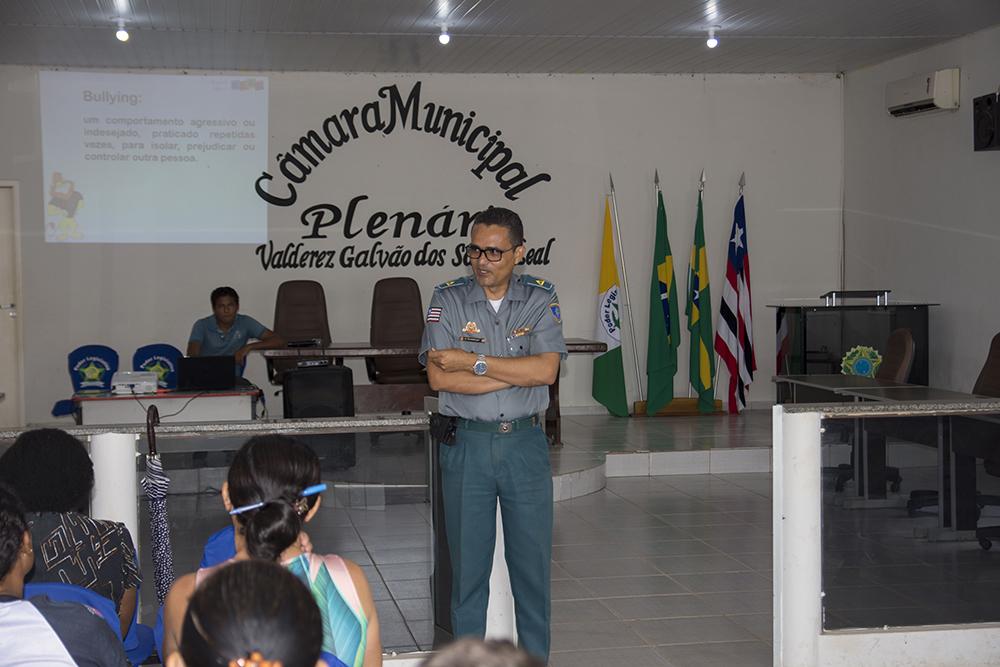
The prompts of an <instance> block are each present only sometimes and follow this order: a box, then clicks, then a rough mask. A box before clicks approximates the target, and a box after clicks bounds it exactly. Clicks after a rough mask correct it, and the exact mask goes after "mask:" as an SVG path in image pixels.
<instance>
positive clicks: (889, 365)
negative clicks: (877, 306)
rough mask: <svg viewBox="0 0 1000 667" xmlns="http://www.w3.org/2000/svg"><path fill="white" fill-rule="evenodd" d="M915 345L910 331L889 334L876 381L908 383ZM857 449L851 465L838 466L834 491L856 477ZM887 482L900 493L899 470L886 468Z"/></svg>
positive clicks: (852, 452)
mask: <svg viewBox="0 0 1000 667" xmlns="http://www.w3.org/2000/svg"><path fill="white" fill-rule="evenodd" d="M913 357H914V344H913V334H912V333H911V332H910V330H909V329H896V330H895V331H893V332H892V333H891V334H889V339H888V341H887V342H886V350H885V356H883V357H882V363H881V364H880V365H879V367H878V371H876V373H875V379H877V380H886V381H890V382H907V381H908V380H909V379H910V371H911V370H912V368H913ZM856 454H857V448H856V447H852V450H851V463H841V464H840V465H838V466H837V479H836V481H835V482H834V489H835V490H837V491H843V490H844V484H846V483H847V481H848V480H850V479H852V478H853V477H854V461H855V460H856V459H855V456H856ZM885 476H886V480H887V481H888V482H889V483H890V487H889V488H890V490H892V491H893V492H896V491H899V485H900V484H902V482H903V478H902V477H900V475H899V468H896V467H893V466H886V469H885Z"/></svg>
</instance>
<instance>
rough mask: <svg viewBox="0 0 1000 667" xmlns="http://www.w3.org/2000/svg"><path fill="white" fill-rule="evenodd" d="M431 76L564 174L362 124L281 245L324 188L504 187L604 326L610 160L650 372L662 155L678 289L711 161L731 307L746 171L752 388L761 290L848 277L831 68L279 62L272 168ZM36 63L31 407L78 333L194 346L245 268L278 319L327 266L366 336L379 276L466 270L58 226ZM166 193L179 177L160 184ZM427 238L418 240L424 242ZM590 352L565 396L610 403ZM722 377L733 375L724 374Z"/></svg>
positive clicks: (712, 231) (376, 204)
mask: <svg viewBox="0 0 1000 667" xmlns="http://www.w3.org/2000/svg"><path fill="white" fill-rule="evenodd" d="M418 80H419V81H422V82H423V83H422V87H423V88H422V97H423V98H424V99H423V100H422V101H428V100H429V101H434V102H437V103H440V104H444V105H447V106H451V107H453V108H454V109H456V110H462V111H464V110H468V109H475V110H476V111H477V114H478V117H477V120H478V121H481V122H483V123H485V124H486V125H488V126H489V127H491V128H494V129H501V130H502V131H503V139H504V140H505V141H507V143H508V145H510V146H511V148H512V149H513V151H514V153H515V159H517V160H520V161H522V162H523V163H524V164H525V165H526V167H527V168H528V170H529V172H530V173H537V172H539V171H544V172H547V173H549V174H551V175H552V181H551V182H550V183H542V184H539V185H537V186H535V187H533V188H530V189H528V190H526V191H525V192H524V193H523V194H522V195H521V197H520V198H519V199H518V200H517V201H515V202H509V201H507V200H506V199H504V198H503V196H502V192H501V190H500V189H499V188H498V187H497V185H496V183H495V182H494V181H493V179H483V180H477V179H476V178H475V177H474V176H473V175H472V174H470V173H469V169H470V167H471V166H473V164H472V163H470V161H469V159H468V157H470V156H468V154H467V153H465V152H464V151H462V150H461V149H459V148H457V147H456V146H454V145H452V144H450V143H448V142H447V141H445V140H442V139H440V138H437V137H432V136H429V135H427V134H424V133H418V132H400V131H398V130H397V131H396V132H394V133H393V134H391V135H389V136H374V135H373V136H362V137H361V138H360V139H357V140H352V141H351V142H350V143H349V144H346V145H345V146H344V147H343V148H341V149H338V152H336V153H334V154H333V155H331V156H330V157H329V158H327V160H326V161H325V162H323V163H322V164H321V165H320V166H319V167H318V168H317V169H316V170H315V171H314V173H313V174H312V175H311V176H310V178H309V181H308V182H307V183H306V184H305V186H304V187H303V188H302V189H301V197H300V199H299V202H298V203H297V204H296V205H295V206H292V207H290V208H287V209H278V208H275V207H271V210H270V211H269V229H270V232H269V233H270V238H271V239H272V240H274V242H275V244H276V246H283V245H284V244H285V243H287V242H292V241H298V240H301V236H302V235H303V234H304V233H305V231H304V230H305V228H304V227H302V225H301V224H300V222H299V216H300V215H301V212H302V210H303V209H305V208H306V207H307V206H310V205H312V204H316V203H321V202H328V203H334V204H337V205H338V206H341V207H346V205H347V202H348V200H349V199H350V197H352V196H354V195H355V194H361V193H364V194H368V195H369V196H370V197H371V200H370V201H369V202H367V203H366V204H367V205H369V206H370V208H369V209H368V214H369V215H370V213H371V212H372V211H375V210H383V211H388V212H394V211H400V210H402V211H411V210H415V211H420V212H423V213H424V215H425V216H429V215H431V214H433V213H435V212H437V211H440V210H441V209H442V207H443V206H445V205H449V206H451V207H452V208H453V209H456V210H478V209H479V208H482V207H484V206H485V205H487V204H499V205H509V206H511V207H512V208H514V209H515V210H517V211H518V212H519V213H520V214H521V216H522V218H523V219H524V221H525V225H526V235H527V237H528V240H529V245H534V244H538V243H544V242H545V241H546V240H548V239H549V238H550V237H555V238H556V241H555V242H554V244H553V247H552V251H551V264H550V265H548V266H542V267H531V268H530V269H529V271H530V272H531V273H535V274H538V275H542V276H545V277H547V278H549V279H551V280H553V281H554V282H555V283H556V286H557V288H558V291H559V296H560V301H561V304H562V312H563V318H564V324H565V327H564V329H565V333H566V335H567V336H576V337H591V336H592V335H593V329H594V311H595V303H594V295H595V292H596V287H597V263H598V257H599V252H600V249H599V247H598V244H599V237H600V231H601V224H602V215H603V196H604V194H605V193H606V192H607V187H608V186H607V178H608V172H609V171H611V172H612V173H613V174H614V177H615V184H616V187H617V190H618V197H619V209H620V212H621V218H622V225H623V231H622V235H623V237H624V244H625V256H626V259H627V261H628V270H629V278H630V279H631V291H632V295H633V298H634V300H635V301H636V313H635V326H636V331H637V338H638V341H639V348H640V362H641V363H642V364H643V366H642V368H643V373H644V372H645V371H644V368H645V367H644V364H645V331H646V323H647V309H648V305H647V298H648V297H647V295H648V289H649V287H648V285H649V283H648V281H649V270H650V260H651V257H650V254H651V246H652V238H653V230H652V222H653V218H654V211H655V208H654V202H653V195H652V177H653V170H654V169H657V168H658V169H659V172H660V178H661V183H662V186H663V190H664V195H665V198H666V205H667V215H668V222H669V231H670V241H671V244H672V247H673V251H674V255H675V264H676V266H677V267H678V273H677V280H678V283H679V285H680V286H681V287H682V288H683V285H684V283H685V276H686V273H685V271H686V267H687V257H688V253H689V251H690V244H691V239H692V234H693V226H694V212H695V205H696V198H697V179H698V176H699V174H700V172H701V169H702V168H705V169H706V170H707V177H708V187H707V190H706V197H705V210H706V220H705V223H706V237H707V244H708V252H709V259H710V263H711V280H712V286H713V298H714V302H715V303H714V304H713V313H714V314H715V316H716V317H717V308H718V301H719V298H720V296H721V291H722V290H721V283H722V279H723V275H724V263H725V248H726V242H727V237H728V234H729V229H730V225H731V223H732V206H733V204H734V203H735V198H736V187H737V180H738V179H739V175H740V172H741V171H746V174H747V182H748V185H747V190H746V206H747V215H748V219H749V227H750V232H749V241H750V248H751V261H752V270H753V273H752V276H753V289H754V305H755V308H754V324H755V326H754V336H755V339H756V341H757V353H758V360H759V365H760V374H759V375H758V380H757V382H756V384H755V385H754V388H753V390H752V393H751V398H752V399H754V400H756V401H762V400H768V399H770V397H771V396H772V394H773V389H772V386H771V383H770V376H771V374H772V373H773V361H772V360H773V359H774V319H773V317H774V315H773V311H771V310H769V309H767V308H765V305H766V304H768V303H771V302H774V301H775V300H778V299H780V298H784V297H800V296H814V295H817V294H819V293H821V292H822V291H825V290H827V289H830V288H831V287H834V286H836V284H837V280H838V275H839V266H838V262H839V257H838V252H836V251H835V250H834V249H835V248H836V247H837V244H838V239H839V233H840V232H839V220H840V209H839V204H840V188H841V180H840V179H841V174H842V153H841V149H842V146H843V142H842V135H841V130H842V115H841V114H842V108H841V105H842V98H841V85H840V81H839V80H838V79H837V78H836V77H835V76H833V75H802V76H790V75H712V76H700V75H699V76H606V75H602V76H583V75H576V76H569V75H567V76H542V75H530V76H515V75H425V76H415V75H388V74H386V75H382V74H380V75H360V74H359V75H347V74H315V73H309V74H285V73H275V74H271V75H270V115H271V119H270V151H269V154H270V155H271V156H272V164H271V168H272V170H273V169H274V167H275V164H274V161H273V156H274V155H276V154H277V153H280V152H284V151H286V150H287V149H288V147H289V145H290V144H291V143H292V142H294V141H296V140H297V138H298V137H299V136H301V135H302V134H304V133H305V132H306V131H308V130H309V129H314V128H319V127H320V125H321V123H322V120H323V119H324V118H325V117H326V116H327V115H329V114H331V113H334V112H336V111H339V110H340V109H343V108H345V107H350V106H353V105H356V104H363V103H364V102H366V101H369V100H373V99H377V90H378V89H379V88H380V87H382V86H384V85H391V84H393V83H396V84H398V85H399V87H400V89H401V90H403V91H408V90H409V88H410V86H412V84H413V82H415V81H418ZM37 81H38V78H37V70H36V69H34V68H21V67H0V91H2V93H0V119H2V120H0V180H2V179H12V180H17V181H20V182H21V183H22V186H23V189H22V211H23V213H22V220H21V243H22V252H23V267H24V270H23V272H24V276H23V277H24V280H23V285H24V292H23V301H24V306H23V309H22V310H21V314H22V316H23V318H24V334H25V336H24V337H25V345H24V355H25V377H26V385H27V386H26V405H27V414H28V419H29V420H31V421H38V420H44V419H46V418H47V413H48V410H49V408H50V407H51V405H52V403H53V401H55V400H56V399H58V398H63V397H65V396H66V395H67V393H68V387H69V384H68V382H67V378H66V370H65V354H66V352H67V351H68V350H69V349H71V348H73V347H74V346H76V345H79V344H83V343H87V342H105V343H109V344H111V345H112V346H114V347H116V348H117V349H118V350H119V353H120V354H121V355H122V356H123V358H126V359H127V358H130V357H131V353H132V351H133V350H134V349H135V347H137V346H138V345H140V344H144V343H146V342H152V341H156V340H163V341H167V342H172V343H174V344H175V345H177V346H179V347H183V346H184V344H185V342H186V338H187V334H188V331H189V328H190V325H191V322H192V321H193V320H194V319H195V318H196V317H198V316H203V315H206V314H208V312H209V308H208V293H209V291H210V290H211V289H212V288H213V287H215V286H217V285H221V284H230V285H233V286H234V287H235V288H236V289H237V290H238V291H239V292H240V294H241V297H242V300H241V308H242V310H243V312H246V313H249V314H253V315H255V316H257V317H258V318H259V319H261V320H262V321H264V323H265V324H270V321H271V318H272V313H273V303H274V294H275V291H276V288H277V285H278V284H279V283H280V282H281V281H283V280H288V279H293V278H315V279H317V280H320V281H321V282H322V283H323V284H324V286H325V288H326V293H327V299H328V301H329V308H330V313H331V328H332V333H333V336H334V338H335V339H338V340H345V341H346V340H366V339H367V337H368V317H369V307H370V303H371V288H372V284H373V283H374V281H375V280H376V279H377V278H379V277H382V276H383V275H412V276H413V277H414V278H416V279H417V281H418V282H419V283H420V284H421V287H422V289H423V293H424V302H425V304H426V303H427V301H428V300H429V297H430V293H431V290H432V287H433V285H434V284H436V283H437V282H440V281H442V280H444V279H447V278H449V277H452V276H454V275H455V274H456V272H461V270H460V269H456V268H453V267H451V266H450V265H448V266H445V267H419V268H413V267H410V268H405V269H395V270H388V271H384V272H383V271H381V270H378V269H363V270H358V269H352V270H345V269H341V268H337V269H319V270H281V271H275V270H271V271H267V272H265V271H263V270H262V269H261V266H260V262H259V260H258V258H257V257H256V256H255V255H254V253H253V247H252V246H239V245H232V246H225V245H223V246H216V245H213V246H196V245H177V246H167V245H159V246H152V245H149V246H142V245H132V246H124V245H69V244H46V243H45V242H44V237H43V224H42V220H43V218H42V215H43V211H42V204H43V194H44V193H43V190H44V184H43V182H42V165H41V155H40V152H41V151H40V147H41V142H40V129H39V120H38V118H39V109H38V106H39V102H38V92H37V88H38V83H37ZM272 173H273V172H272ZM251 186H252V184H248V188H247V191H246V192H239V193H220V196H232V197H247V196H254V195H253V194H252V190H251ZM163 196H164V197H176V196H183V193H178V192H172V191H170V189H169V185H168V184H164V191H163ZM155 205H156V202H155V201H152V202H150V206H155ZM139 214H141V212H140V213H139ZM365 218H367V215H366V216H365ZM360 240H362V239H361V237H359V238H358V239H356V241H360ZM422 241H423V239H417V240H416V241H410V240H404V241H403V243H404V244H405V245H407V246H408V247H411V248H418V247H420V242H422ZM458 241H459V239H457V238H451V239H441V240H438V242H437V243H436V245H437V246H438V247H446V248H449V253H450V252H451V251H452V250H451V249H453V248H454V246H455V244H456V243H457V242H458ZM311 243H313V244H316V245H313V246H311V247H315V248H317V249H329V248H339V247H340V246H341V245H343V243H344V240H343V237H342V236H336V235H335V236H331V238H330V239H329V240H327V241H324V242H317V241H313V242H311ZM361 245H370V241H369V242H367V243H363V244H361ZM681 292H683V289H682V290H681ZM682 298H683V297H682ZM681 310H682V311H683V304H682V305H681ZM682 330H683V327H682ZM684 338H685V343H684V345H683V346H682V348H681V351H680V354H679V356H680V370H679V372H678V375H677V378H676V382H675V386H676V390H677V392H678V393H679V395H684V394H685V393H686V378H687V363H686V359H687V348H686V338H687V336H686V331H684ZM625 352H626V356H625V358H626V360H627V362H626V374H627V377H628V378H629V398H630V400H633V399H635V398H636V385H635V378H634V372H633V370H632V363H631V347H630V346H628V345H626V350H625ZM263 368H264V364H263V361H262V360H261V359H259V358H257V359H252V360H251V362H250V367H249V369H248V376H249V377H250V378H251V379H252V380H254V381H257V382H258V384H263V383H264V382H265V380H264V374H263ZM590 369H591V363H590V358H589V357H584V356H578V357H574V358H571V359H570V361H569V362H568V363H567V364H566V365H565V367H564V370H563V376H562V382H563V385H562V391H561V399H562V401H563V405H565V406H570V407H578V408H586V407H587V406H594V405H595V403H594V402H593V400H592V399H591V397H590V383H591V371H590ZM364 377H365V376H364V371H363V369H362V367H361V366H360V365H358V366H356V367H355V381H356V382H362V381H364ZM720 379H721V385H722V386H725V374H723V377H722V378H720ZM643 382H645V377H643ZM722 395H724V391H720V396H722Z"/></svg>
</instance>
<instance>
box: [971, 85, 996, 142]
mask: <svg viewBox="0 0 1000 667" xmlns="http://www.w3.org/2000/svg"><path fill="white" fill-rule="evenodd" d="M972 137H973V138H972V145H973V148H974V149H975V150H977V151H998V150H1000V106H998V104H997V94H996V93H990V94H989V95H983V96H982V97H977V98H975V99H973V100H972Z"/></svg>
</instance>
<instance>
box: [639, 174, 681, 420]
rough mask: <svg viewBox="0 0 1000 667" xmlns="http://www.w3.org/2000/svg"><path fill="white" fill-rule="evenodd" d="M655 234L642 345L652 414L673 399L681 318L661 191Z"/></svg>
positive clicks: (648, 410)
mask: <svg viewBox="0 0 1000 667" xmlns="http://www.w3.org/2000/svg"><path fill="white" fill-rule="evenodd" d="M656 196H657V205H656V234H655V240H654V242H653V271H652V276H651V277H650V281H649V339H648V341H647V347H646V377H647V379H648V381H649V398H648V400H647V401H646V414H647V415H655V414H656V413H657V412H658V411H659V410H660V408H662V407H663V406H665V405H667V404H668V403H670V401H672V400H674V375H676V374H677V348H678V347H679V346H680V344H681V322H680V320H681V318H680V317H679V316H678V315H677V283H676V281H675V280H674V257H673V254H671V252H670V239H669V238H668V237H667V211H666V209H665V208H664V206H663V193H662V192H657V193H656Z"/></svg>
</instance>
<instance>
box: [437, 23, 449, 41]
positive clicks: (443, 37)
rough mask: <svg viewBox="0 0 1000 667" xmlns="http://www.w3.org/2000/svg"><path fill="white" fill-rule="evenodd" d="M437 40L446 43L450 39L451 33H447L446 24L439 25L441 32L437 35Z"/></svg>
mask: <svg viewBox="0 0 1000 667" xmlns="http://www.w3.org/2000/svg"><path fill="white" fill-rule="evenodd" d="M438 41H439V42H441V43H442V44H447V43H448V42H450V41H451V35H449V34H448V26H446V25H443V26H441V34H440V35H438Z"/></svg>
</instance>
